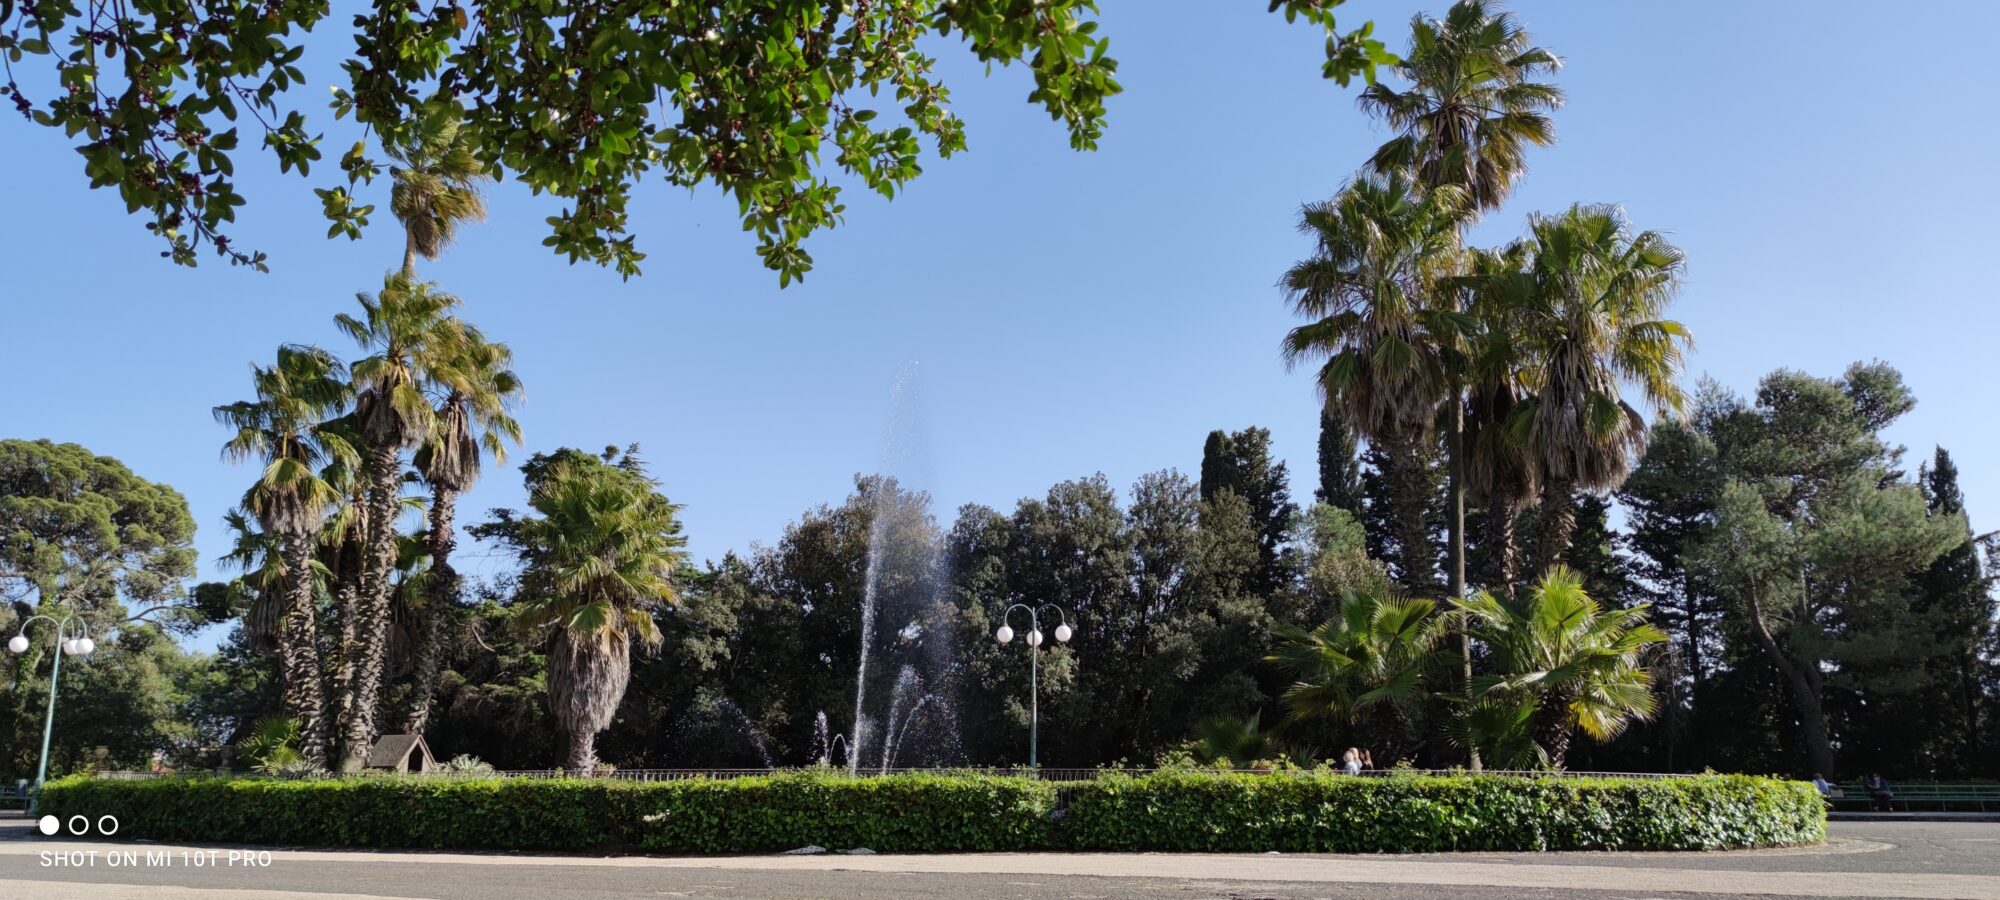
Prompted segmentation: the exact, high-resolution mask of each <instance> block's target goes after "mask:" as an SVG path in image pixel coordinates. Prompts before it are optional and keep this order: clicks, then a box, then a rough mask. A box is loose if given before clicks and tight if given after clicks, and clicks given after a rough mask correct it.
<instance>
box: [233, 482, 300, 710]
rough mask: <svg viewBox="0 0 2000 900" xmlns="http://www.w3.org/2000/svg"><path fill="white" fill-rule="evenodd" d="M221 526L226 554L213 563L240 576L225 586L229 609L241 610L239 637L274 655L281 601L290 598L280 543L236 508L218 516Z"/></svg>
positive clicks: (279, 631) (281, 619) (280, 626)
mask: <svg viewBox="0 0 2000 900" xmlns="http://www.w3.org/2000/svg"><path fill="white" fill-rule="evenodd" d="M222 525H223V527H224V528H227V529H228V530H229V534H230V545H229V552H228V553H225V554H223V555H222V556H221V557H220V558H218V559H217V560H216V562H218V563H220V564H221V565H222V566H223V567H224V568H228V569H234V570H236V571H237V572H240V573H242V574H240V575H238V576H237V577H235V578H233V579H231V580H230V582H229V584H228V586H227V589H228V591H229V607H230V608H231V609H242V610H243V611H244V612H243V635H244V637H246V638H248V639H249V642H250V647H251V649H253V650H257V651H260V652H266V653H273V652H277V651H278V650H280V649H281V648H280V646H279V643H278V641H279V637H280V636H281V635H282V634H283V633H284V627H285V624H284V623H285V600H286V599H287V598H288V597H289V596H290V593H289V592H288V590H287V588H288V586H289V579H288V578H286V577H285V546H284V542H282V541H280V540H278V537H277V535H274V534H272V533H270V532H268V531H265V530H263V529H262V528H260V527H258V526H257V524H256V523H255V522H254V521H252V516H251V514H250V513H249V512H248V511H246V510H244V509H243V508H242V507H240V506H239V507H237V508H235V509H232V510H230V511H228V512H226V513H223V514H222ZM315 568H317V567H315ZM281 671H282V667H281Z"/></svg>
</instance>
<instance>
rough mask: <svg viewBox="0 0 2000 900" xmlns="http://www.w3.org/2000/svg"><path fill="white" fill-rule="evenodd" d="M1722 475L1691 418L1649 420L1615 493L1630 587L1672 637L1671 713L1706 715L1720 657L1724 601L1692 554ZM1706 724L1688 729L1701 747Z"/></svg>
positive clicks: (1708, 522) (1699, 749)
mask: <svg viewBox="0 0 2000 900" xmlns="http://www.w3.org/2000/svg"><path fill="white" fill-rule="evenodd" d="M1715 390H1719V388H1717V389H1713V390H1704V392H1703V397H1704V399H1703V400H1701V401H1700V402H1698V404H1697V405H1698V406H1700V407H1706V406H1708V405H1709V400H1708V399H1706V398H1708V397H1712V396H1713V395H1714V392H1715ZM1722 484H1723V475H1722V471H1721V468H1720V461H1719V460H1718V458H1717V455H1716V448H1715V444H1714V442H1713V441H1710V440H1709V439H1708V437H1707V436H1706V435H1704V434H1703V433H1702V432H1701V430H1700V429H1698V428H1697V427H1696V426H1695V425H1693V424H1690V423H1688V422H1683V421H1678V420H1673V419H1668V420H1664V421H1660V422H1656V423H1654V424H1653V427H1652V429H1651V431H1650V432H1649V433H1648V435H1647V439H1646V453H1645V457H1644V459H1643V460H1642V461H1641V462H1640V464H1639V466H1638V468H1636V469H1634V470H1633V472H1632V474H1631V476H1629V477H1628V478H1626V479H1625V484H1624V485H1623V486H1622V487H1620V488H1619V490H1618V494H1617V498H1618V502H1619V504H1620V506H1621V507H1622V508H1623V509H1624V511H1625V518H1626V525H1627V532H1626V534H1625V536H1624V538H1625V542H1626V546H1627V547H1628V548H1629V549H1630V550H1631V551H1632V553H1631V562H1630V571H1631V574H1632V576H1633V578H1632V590H1633V591H1634V592H1635V593H1636V595H1637V596H1639V597H1641V598H1644V599H1645V600H1646V601H1647V602H1648V603H1650V604H1651V605H1652V608H1653V616H1654V619H1655V620H1656V621H1657V622H1658V623H1659V625H1660V627H1661V628H1663V629H1664V630H1666V632H1667V633H1668V634H1669V635H1671V636H1672V638H1673V652H1672V653H1671V654H1670V655H1669V656H1668V657H1667V660H1666V662H1667V664H1668V668H1667V670H1666V672H1665V673H1663V674H1665V675H1666V678H1665V679H1664V680H1663V682H1662V688H1663V693H1665V694H1666V696H1667V698H1668V700H1669V702H1670V703H1671V704H1672V708H1670V709H1669V710H1668V711H1667V713H1666V717H1665V718H1667V719H1668V720H1669V721H1676V720H1679V719H1681V718H1683V717H1684V718H1685V719H1686V720H1687V721H1689V722H1691V723H1695V724H1697V725H1698V723H1700V722H1702V721H1707V720H1708V718H1707V717H1706V716H1699V717H1698V716H1696V715H1695V713H1697V712H1702V713H1705V712H1706V711H1707V710H1706V700H1707V698H1708V696H1709V692H1708V691H1707V685H1708V682H1709V679H1710V675H1711V674H1712V673H1713V672H1714V671H1715V670H1716V669H1717V668H1719V667H1720V666H1721V665H1722V663H1723V655H1724V652H1725V651H1724V643H1723V642H1724V630H1723V621H1722V619H1723V615H1724V608H1723V603H1722V601H1721V599H1720V598H1719V597H1717V596H1716V594H1715V592H1714V591H1713V590H1711V589H1710V588H1709V587H1708V586H1707V585H1706V584H1705V583H1704V582H1703V580H1702V577H1701V575H1702V573H1701V569H1700V568H1699V567H1698V566H1693V565H1690V558H1689V555H1690V554H1691V553H1693V552H1694V551H1695V549H1696V548H1698V547H1699V546H1701V545H1702V543H1703V542H1705V541H1706V540H1707V539H1708V534H1709V529H1710V528H1711V527H1712V526H1713V523H1714V518H1715V512H1716V507H1717V504H1718V503H1719V502H1720V500H1721V493H1722ZM1706 734H1707V732H1706V731H1705V730H1701V729H1699V728H1697V730H1695V731H1694V733H1693V734H1691V735H1689V736H1688V737H1690V738H1691V739H1692V740H1691V741H1690V743H1691V744H1692V746H1693V748H1694V749H1695V752H1696V753H1698V754H1699V753H1703V752H1705V749H1706V747H1707V742H1706V741H1705V740H1703V737H1704V735H1706Z"/></svg>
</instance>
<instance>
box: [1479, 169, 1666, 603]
mask: <svg viewBox="0 0 2000 900" xmlns="http://www.w3.org/2000/svg"><path fill="white" fill-rule="evenodd" d="M1530 231H1531V234H1530V236H1529V238H1528V239H1527V246H1526V248H1525V252H1526V255H1525V257H1524V259H1525V265H1524V266H1523V267H1522V268H1521V269H1519V270H1518V271H1516V272H1514V273H1511V274H1507V275H1503V276H1500V279H1501V281H1502V282H1503V283H1502V284H1500V285H1499V286H1498V287H1499V288H1500V290H1501V291H1503V292H1505V293H1508V294H1509V295H1511V296H1512V297H1513V298H1515V301H1516V302H1514V303H1513V304H1512V308H1511V309H1510V311H1509V316H1510V318H1511V319H1512V325H1511V327H1513V328H1514V329H1515V332H1516V334H1517V335H1518V339H1519V341H1520V344H1521V354H1522V357H1523V359H1524V360H1525V361H1526V363H1525V367H1524V377H1525V379H1526V382H1527V386H1528V388H1529V389H1530V390H1531V391H1532V396H1531V397H1529V398H1527V399H1526V401H1525V403H1524V407H1525V408H1524V409H1523V410H1522V411H1521V413H1520V414H1521V415H1522V416H1523V418H1524V419H1525V424H1524V426H1523V427H1524V429H1525V435H1526V447H1527V452H1528V454H1529V456H1530V458H1531V459H1532V460H1533V464H1534V465H1535V466H1536V467H1537V468H1538V469H1539V470H1540V480H1541V484H1542V487H1541V494H1542V501H1541V507H1542V535H1541V546H1540V548H1539V550H1538V553H1537V567H1538V568H1539V569H1541V570H1544V571H1546V570H1547V569H1548V568H1549V567H1550V566H1552V565H1554V564H1555V562H1556V561H1557V560H1559V559H1561V558H1562V555H1563V553H1565V552H1566V551H1567V550H1568V549H1569V540H1570V534H1571V532H1572V531H1574V530H1575V527H1576V500H1575V498H1576V491H1577V490H1589V491H1598V492H1602V491H1607V490H1611V489H1613V488H1616V487H1617V486H1618V485H1619V484H1622V483H1623V482H1624V480H1625V476H1626V475H1627V474H1629V473H1630V472H1631V469H1632V464H1633V460H1635V459H1636V458H1637V456H1638V454H1639V453H1640V452H1641V451H1643V450H1644V449H1645V446H1646V420H1645V417H1644V416H1642V415H1640V413H1639V411H1638V410H1637V409H1635V408H1633V406H1632V405H1631V404H1629V403H1627V402H1625V399H1624V396H1625V388H1626V387H1627V386H1628V385H1629V386H1630V387H1632V388H1634V389H1636V390H1637V392H1638V393H1639V395H1640V396H1642V397H1644V399H1645V401H1646V402H1647V403H1649V404H1650V405H1651V406H1652V407H1653V408H1654V409H1655V410H1656V411H1658V412H1661V413H1667V414H1676V415H1677V414H1679V413H1680V411H1681V409H1682V407H1683V406H1684V405H1685V403H1686V395H1685V393H1684V392H1683V391H1682V390H1681V387H1680V385H1679V384H1678V383H1676V379H1678V378H1679V376H1680V374H1681V366H1682V354H1683V351H1684V349H1685V348H1686V347H1687V346H1688V345H1689V344H1690V342H1691V338H1690V336H1689V334H1688V330H1687V328H1686V326H1683V325H1682V324H1681V323H1679V322H1676V321H1673V320H1671V319H1666V318H1663V315H1664V313H1665V311H1666V307H1667V304H1668V303H1669V302H1670V301H1671V300H1672V299H1673V297H1674V295H1675V294H1676V293H1677V292H1678V290H1679V286H1680V276H1681V272H1682V270H1683V268H1684V266H1685V259H1684V257H1683V255H1682V253H1681V251H1680V248H1678V247H1675V246H1674V245H1673V244H1672V243H1670V242H1668V241H1667V239H1666V238H1665V237H1664V236H1662V235H1661V234H1660V233H1658V232H1655V231H1645V232H1640V233H1638V234H1633V233H1632V226H1631V223H1630V222H1628V221H1627V220H1626V218H1625V213H1624V211H1623V210H1621V209H1619V208H1617V207H1615V206H1586V205H1581V204H1579V205H1577V206H1572V207H1570V209H1569V210H1568V211H1567V212H1564V213H1563V214H1561V215H1556V216H1536V217H1534V218H1532V219H1531V220H1530Z"/></svg>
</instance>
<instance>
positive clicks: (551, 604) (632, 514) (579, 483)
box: [513, 461, 687, 772]
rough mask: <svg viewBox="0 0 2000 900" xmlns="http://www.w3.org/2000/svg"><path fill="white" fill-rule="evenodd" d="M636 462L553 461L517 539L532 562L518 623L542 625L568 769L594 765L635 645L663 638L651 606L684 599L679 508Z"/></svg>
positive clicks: (648, 644)
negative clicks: (678, 581) (631, 465)
mask: <svg viewBox="0 0 2000 900" xmlns="http://www.w3.org/2000/svg"><path fill="white" fill-rule="evenodd" d="M657 488H658V484H657V483H656V482H654V481H653V480H652V479H650V478H647V477H646V476H645V475H644V474H643V473H642V472H639V471H636V470H635V469H628V468H621V467H618V466H611V465H603V464H584V463H578V462H575V461H565V462H560V463H557V464H556V465H555V466H554V467H553V468H552V469H550V470H549V471H548V473H547V474H546V476H545V477H544V478H543V479H542V480H541V481H540V483H539V484H537V485H536V486H535V487H534V491H533V494H532V496H531V497H530V499H529V506H530V507H532V508H533V510H534V512H536V513H539V514H540V515H539V516H536V517H529V518H526V519H523V520H521V521H520V522H519V523H518V530H517V531H516V533H515V536H514V538H513V540H514V542H515V543H516V544H517V545H518V548H519V550H520V552H521V555H522V558H523V559H524V560H526V561H527V568H526V571H525V572H523V574H522V577H521V589H520V595H519V596H520V602H519V605H518V607H517V612H516V615H517V617H518V618H517V620H516V621H517V622H518V623H519V624H520V626H522V627H523V628H526V629H531V630H536V629H543V628H546V629H548V630H549V635H548V687H549V705H550V706H551V707H552V708H553V710H554V712H555V715H556V719H557V720H558V721H560V722H561V723H562V727H563V730H564V731H565V732H567V733H568V734H569V753H568V757H567V759H566V761H565V767H566V768H568V769H571V770H574V771H578V772H589V771H591V770H593V769H595V768H596V766H597V733H598V732H599V731H602V730H604V728H605V727H606V726H608V725H610V724H611V717H612V715H613V714H614V713H616V712H617V710H618V704H619V702H620V701H621V700H622V699H623V698H624V696H625V685H626V683H627V681H629V680H630V678H631V673H632V660H631V652H632V643H633V642H634V641H635V640H636V641H637V642H639V643H640V644H641V645H643V646H645V647H647V648H648V649H651V648H656V647H658V646H659V644H660V640H661V636H660V629H659V626H658V624H657V623H655V622H654V620H653V614H654V612H655V610H657V609H659V608H660V607H662V606H668V605H672V604H674V603H677V602H679V594H678V592H677V590H676V588H675V585H674V576H675V573H676V572H677V571H678V570H679V569H680V567H681V566H682V565H684V564H685V558H686V554H685V552H684V551H683V550H682V548H683V547H684V546H685V545H686V544H687V540H686V539H685V538H683V537H682V536H681V534H680V522H679V521H678V519H677V518H676V513H677V511H678V510H679V507H678V506H675V505H673V504H672V503H669V502H667V499H666V498H665V497H663V496H661V495H660V494H659V493H658V490H657Z"/></svg>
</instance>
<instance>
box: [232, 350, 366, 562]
mask: <svg viewBox="0 0 2000 900" xmlns="http://www.w3.org/2000/svg"><path fill="white" fill-rule="evenodd" d="M345 376H346V372H345V371H344V370H343V368H342V366H341V363H340V360H338V359H337V358H335V357H334V356H333V355H332V354H330V353H327V352H326V351H324V350H321V349H319V348H317V347H304V346H293V345H287V346H283V347H280V348H278V359H277V362H276V363H274V364H273V365H270V366H257V367H255V368H254V369H253V370H252V374H251V381H252V384H253V385H254V389H255V392H256V399H255V400H245V401H239V402H236V403H231V404H228V405H226V406H218V407H216V408H215V418H216V420H217V421H218V422H221V423H222V424H224V425H228V426H230V427H232V428H235V429H236V434H235V435H234V436H232V437H231V438H230V439H229V442H228V443H227V444H225V445H223V453H224V454H225V455H227V456H229V457H230V458H232V459H250V458H255V459H260V460H262V461H263V462H264V471H263V472H262V473H261V474H260V475H259V476H258V478H257V480H256V482H255V483H253V484H252V485H251V486H250V490H249V491H248V493H246V494H245V495H244V498H243V507H244V509H246V510H248V511H250V513H251V514H252V515H254V516H256V517H257V520H258V523H259V524H260V525H261V526H262V527H263V528H264V530H266V531H269V532H272V533H274V534H279V535H302V534H310V533H312V531H313V529H315V528H317V527H319V523H320V519H321V518H322V517H323V516H324V515H325V512H326V510H327V508H328V507H330V506H332V505H333V504H334V503H336V502H338V499H339V496H338V494H337V492H336V491H335V490H334V489H333V488H332V487H331V486H329V485H328V484H327V482H326V481H325V480H324V479H322V478H321V477H320V473H319V468H320V467H321V466H323V465H327V464H331V463H337V462H339V461H341V460H345V459H348V458H351V457H352V456H353V453H354V450H353V448H352V446H351V445H350V444H349V443H348V442H347V441H346V440H344V439H343V438H342V437H341V436H340V435H339V434H337V433H332V432H329V431H327V430H325V429H322V428H321V427H320V423H321V421H322V420H323V419H325V418H326V417H327V416H329V415H332V414H335V413H338V412H339V411H340V410H341V409H343V408H344V407H345V406H346V404H347V402H348V400H349V399H350V397H351V396H352V395H351V393H350V391H349V388H348V385H347V381H346V377H345Z"/></svg>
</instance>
